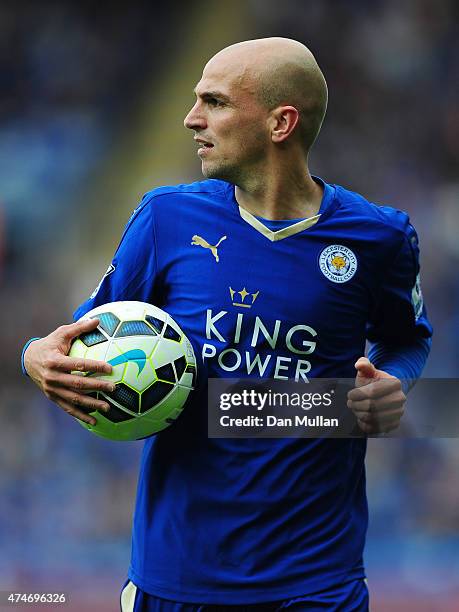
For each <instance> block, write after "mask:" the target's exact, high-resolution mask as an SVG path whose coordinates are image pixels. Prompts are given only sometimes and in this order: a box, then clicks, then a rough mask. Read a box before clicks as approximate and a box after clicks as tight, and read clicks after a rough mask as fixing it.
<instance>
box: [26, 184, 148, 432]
mask: <svg viewBox="0 0 459 612" xmlns="http://www.w3.org/2000/svg"><path fill="white" fill-rule="evenodd" d="M152 196H153V194H148V195H147V196H146V197H145V198H144V199H143V200H142V203H141V204H140V206H139V207H138V208H137V209H136V211H135V213H134V214H133V215H132V217H131V219H130V220H129V221H128V224H127V226H126V229H125V231H124V234H123V237H122V239H121V242H120V244H119V246H118V249H117V250H116V253H115V255H114V258H113V260H112V263H111V265H110V266H109V269H108V270H107V272H106V274H105V275H104V277H103V278H102V281H101V282H100V283H99V286H98V287H97V289H96V290H95V291H94V292H93V294H92V295H91V297H90V298H89V299H88V300H87V301H86V302H85V303H84V304H82V305H81V306H80V307H79V308H78V309H77V310H76V312H75V313H74V318H75V319H80V318H81V317H82V316H83V315H84V314H86V313H87V312H88V311H90V310H92V309H93V308H96V307H97V306H100V305H102V304H106V303H108V302H115V301H119V300H138V301H140V302H150V301H151V300H152V299H153V286H154V283H155V279H156V260H155V256H154V254H155V240H154V220H153V212H152V207H151V205H150V200H151V199H152ZM97 325H98V319H89V320H82V321H80V320H79V321H77V322H76V323H72V324H70V325H63V326H61V327H58V328H57V329H56V330H55V331H53V332H52V333H51V334H49V335H48V336H46V337H45V338H40V339H37V340H34V341H33V342H31V343H30V344H29V346H27V347H26V348H25V351H24V352H23V359H22V364H23V368H24V370H25V372H26V373H27V374H28V375H29V376H30V378H31V379H32V380H33V381H34V382H35V384H36V385H37V386H38V387H39V388H40V389H41V390H42V391H43V393H44V394H45V395H46V397H48V398H49V399H50V400H52V401H53V402H55V403H56V404H57V405H58V406H60V407H61V408H62V409H63V410H65V412H67V413H68V414H70V415H72V416H74V417H77V418H79V419H81V420H82V421H85V422H86V423H89V424H91V425H94V424H95V419H94V417H92V416H89V415H88V414H87V413H86V412H85V411H88V412H93V411H94V410H108V409H109V405H108V404H107V403H106V402H104V401H101V400H97V399H95V398H94V397H91V396H89V395H88V393H90V392H92V391H105V392H108V393H110V392H111V391H113V385H112V383H111V382H109V381H107V380H99V379H98V378H95V377H93V376H83V375H82V374H77V373H74V374H72V372H81V373H88V374H99V375H102V376H103V375H104V374H107V375H108V374H110V373H111V371H112V368H111V366H110V365H109V364H108V363H105V362H103V361H95V360H91V359H79V358H71V357H68V353H69V351H70V347H71V344H72V342H73V340H74V339H75V338H77V337H78V336H79V335H80V334H82V333H86V332H88V331H92V330H94V329H96V327H97Z"/></svg>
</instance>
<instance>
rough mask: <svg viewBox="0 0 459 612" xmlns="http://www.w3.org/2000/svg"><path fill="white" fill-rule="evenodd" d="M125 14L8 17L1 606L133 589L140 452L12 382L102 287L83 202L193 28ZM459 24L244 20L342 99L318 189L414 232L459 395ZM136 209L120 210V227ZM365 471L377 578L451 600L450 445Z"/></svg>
mask: <svg viewBox="0 0 459 612" xmlns="http://www.w3.org/2000/svg"><path fill="white" fill-rule="evenodd" d="M199 6H200V7H201V8H200V10H206V6H207V5H206V4H205V3H203V4H200V5H199ZM122 7H123V5H122V4H119V3H115V4H114V5H113V6H111V7H110V10H108V9H105V8H102V5H101V4H97V3H89V2H81V3H78V4H76V3H65V2H64V3H52V2H50V1H48V2H41V3H33V2H32V1H30V2H19V3H13V4H11V3H10V4H6V3H1V4H0V160H1V163H0V308H1V312H2V314H3V320H2V334H1V337H2V345H3V346H2V349H3V350H4V355H6V359H3V360H2V364H3V371H2V377H1V383H0V411H1V416H2V427H1V428H0V465H1V468H2V469H1V470H0V500H1V501H0V541H1V542H2V545H1V549H0V575H1V576H2V580H1V582H2V585H3V586H2V587H1V588H0V590H1V589H4V588H9V586H10V585H11V586H12V585H17V584H23V583H26V582H27V580H33V581H35V582H37V583H40V580H45V579H46V576H49V575H50V573H53V572H54V575H55V576H56V575H58V576H59V575H62V576H65V579H66V580H67V581H68V582H69V584H70V583H71V582H72V581H74V582H75V583H77V582H78V573H79V575H80V576H88V577H89V576H91V574H93V573H94V572H95V571H97V572H101V571H102V572H105V573H106V574H107V575H110V576H114V577H115V578H116V580H119V581H121V580H122V579H123V573H124V571H125V570H126V568H127V563H128V557H129V531H130V520H131V512H132V506H133V499H134V493H135V485H136V479H137V465H138V454H139V451H140V447H141V443H138V444H134V443H133V444H124V445H118V444H114V443H110V442H106V441H103V440H99V439H96V438H95V437H92V436H89V435H88V434H87V432H86V431H84V430H83V429H82V428H79V427H78V425H77V424H74V423H72V422H70V420H69V419H68V417H66V416H65V415H63V414H61V413H60V411H58V410H57V409H56V408H55V407H53V406H52V405H51V404H49V403H48V402H47V401H46V400H45V399H44V398H42V397H41V396H40V395H39V394H38V393H37V392H36V391H35V389H34V387H33V385H32V384H31V383H30V381H27V380H25V379H24V378H23V377H22V375H21V374H20V371H19V367H18V360H19V354H20V350H21V347H22V344H23V342H24V341H25V340H26V339H27V338H28V337H31V336H37V335H45V334H46V333H48V331H50V330H51V329H54V328H55V327H56V326H57V325H58V324H61V323H63V322H66V321H69V319H70V318H71V312H72V310H73V309H74V308H75V307H76V305H77V304H74V303H70V299H69V297H68V296H69V295H71V291H70V287H71V284H72V283H73V281H75V280H77V279H78V278H79V277H81V276H82V275H83V274H84V275H86V277H89V278H92V275H93V276H94V277H93V278H92V280H91V282H93V284H94V285H96V284H97V281H98V278H97V275H96V274H95V273H94V272H93V271H91V270H81V269H80V268H79V261H78V251H77V248H76V246H75V236H74V232H73V231H72V228H73V227H74V225H76V223H77V221H78V220H79V222H80V223H81V215H82V214H84V215H85V218H86V219H87V222H88V224H89V225H90V224H91V210H90V209H88V207H87V206H85V203H84V202H82V201H81V200H79V197H80V198H81V194H83V193H84V188H83V186H84V185H86V184H88V183H89V182H91V181H94V180H97V173H98V169H99V167H100V163H101V160H106V159H107V157H109V155H110V150H111V147H112V146H113V143H114V142H115V141H116V139H117V137H118V135H119V130H120V125H121V124H123V123H125V122H128V121H129V120H130V118H131V117H132V115H133V114H135V112H136V102H137V100H138V99H139V97H141V96H142V92H143V86H144V81H145V76H146V74H149V75H152V74H153V75H154V77H155V78H156V79H157V82H158V83H161V78H162V75H163V71H164V70H165V68H167V69H171V62H172V63H173V58H174V54H179V53H180V51H181V49H180V41H179V40H178V39H177V37H176V26H177V23H178V22H180V23H181V24H182V26H183V24H184V23H186V19H187V18H188V15H189V14H190V13H191V12H192V9H191V7H189V6H188V5H186V4H185V3H183V4H182V5H181V4H180V3H172V5H171V6H170V7H169V8H167V6H166V4H165V3H159V4H158V3H150V2H146V1H145V2H134V3H132V4H129V5H126V7H125V8H122ZM458 17H459V8H458V5H457V3H456V2H454V1H453V0H438V1H437V2H435V3H432V2H429V1H427V0H405V1H404V2H399V1H398V0H376V1H374V2H372V3H367V2H364V1H363V0H348V1H346V2H345V1H344V0H321V2H308V3H304V2H302V1H301V0H286V1H285V2H283V3H282V10H279V7H278V2H277V1H276V0H263V1H261V0H250V1H249V2H247V3H245V13H244V15H241V20H242V19H244V20H245V31H246V30H247V27H250V29H251V32H252V37H254V38H255V37H259V36H270V35H280V36H288V37H292V38H296V39H298V40H300V41H302V42H304V43H305V44H307V45H308V46H309V47H310V48H311V49H312V51H313V52H314V54H315V55H316V57H317V59H318V62H319V64H320V66H321V67H322V69H323V72H324V74H325V76H326V78H327V81H328V85H329V96H330V100H329V109H328V114H327V118H326V121H325V124H324V127H323V132H322V134H321V136H320V138H319V140H318V142H317V143H316V145H315V148H314V150H313V152H312V154H311V169H312V171H313V172H314V173H315V174H318V175H319V176H322V177H323V178H324V179H325V180H327V181H329V182H335V183H339V184H343V185H345V186H346V187H348V188H351V189H354V190H356V191H359V192H361V193H363V194H365V195H366V196H367V197H368V198H369V199H372V200H374V201H376V202H380V203H385V204H389V205H393V206H395V207H397V208H401V209H403V210H406V211H408V212H409V213H410V215H411V217H412V220H413V223H414V225H415V226H416V228H417V230H418V233H419V236H420V244H421V266H422V286H423V292H424V296H425V299H426V302H427V305H428V311H429V315H430V318H431V321H432V323H433V325H434V329H435V336H434V344H433V350H432V354H431V357H430V359H429V362H428V365H427V367H426V370H425V372H424V375H425V376H428V377H440V378H442V377H458V378H459V376H458V373H459V348H458V347H459V314H458V313H459V280H458V276H457V273H456V270H457V267H458V264H459V242H458V240H457V231H458V230H459V212H458V205H457V202H458V200H459V179H458V175H457V168H458V165H459V89H458V88H457V83H458V82H459V27H458V23H459V19H458ZM247 24H249V26H247ZM222 25H223V26H224V24H218V26H219V27H222ZM197 34H199V35H200V36H203V35H205V33H202V32H201V33H197ZM235 40H237V37H236V38H235ZM172 41H173V44H172ZM197 44H199V42H198V41H197ZM164 49H167V50H168V54H169V57H168V59H167V61H168V62H169V63H167V61H166V54H165V53H164ZM215 50H218V49H215ZM178 78H188V77H187V76H186V75H178ZM193 85H194V82H190V90H191V89H192V87H193ZM190 101H191V100H190ZM192 149H193V147H192V146H190V160H191V156H192V155H193V153H194V151H193V150H192ZM126 154H129V153H128V152H127V153H126ZM191 164H192V162H191V161H190V165H191ZM177 171H178V172H180V169H177ZM183 171H184V175H187V173H188V169H187V170H186V171H185V169H184V170H183ZM196 179H199V176H196ZM134 205H135V202H126V214H125V216H126V219H127V218H128V216H129V214H130V211H131V209H132V208H133V206H134ZM101 206H107V207H108V206H109V204H108V203H107V202H101ZM97 274H98V273H97ZM84 299H85V296H81V301H83V300H84ZM5 349H6V350H5ZM5 368H6V369H5ZM367 465H368V485H369V499H370V507H371V525H370V533H369V544H368V558H369V560H370V561H371V567H372V568H374V569H373V570H372V571H373V572H374V574H375V575H377V574H378V572H381V573H382V574H383V573H384V572H385V571H387V572H390V571H393V570H394V568H397V570H398V571H399V576H401V577H402V578H403V580H405V581H408V582H410V583H413V584H416V587H417V588H419V589H426V588H427V587H426V581H425V573H426V572H427V573H428V572H429V571H432V572H433V570H432V568H431V567H430V565H429V559H430V562H431V565H432V567H434V566H435V567H436V568H437V570H438V573H439V574H440V573H441V572H442V579H441V580H440V579H439V580H440V581H439V582H438V585H439V586H438V588H439V589H442V590H443V591H444V589H445V588H446V589H447V588H452V585H453V584H454V581H456V583H457V582H459V556H458V555H457V554H454V551H455V550H457V547H458V545H459V493H458V492H459V487H458V486H457V472H458V468H459V451H458V446H457V443H456V440H455V439H405V440H403V439H396V440H372V441H370V443H369V454H368V462H367ZM389 532H390V537H388V533H389ZM391 538H392V539H391ZM391 542H392V543H393V545H392V547H391ZM394 543H396V546H397V550H395V551H394V546H395V544H394ZM423 555H424V557H423ZM420 558H423V559H424V561H425V563H424V565H423V567H422V568H421V569H420V570H419V573H416V572H413V571H412V568H413V567H417V566H416V562H419V559H420ZM101 568H102V570H101ZM421 570H422V571H421ZM370 573H371V572H370ZM433 573H435V572H433ZM449 576H450V577H451V584H450V583H449V582H448V577H449ZM432 580H433V582H434V584H437V583H436V582H435V580H434V579H433V578H431V581H430V583H429V584H430V587H429V588H433V587H432V586H431V585H432ZM445 584H446V586H445Z"/></svg>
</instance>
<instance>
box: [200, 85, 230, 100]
mask: <svg viewBox="0 0 459 612" xmlns="http://www.w3.org/2000/svg"><path fill="white" fill-rule="evenodd" d="M196 87H197V85H196ZM196 87H195V88H194V89H193V93H194V94H195V95H196V96H198V97H199V98H204V99H206V98H207V99H208V98H218V99H219V100H223V101H224V102H230V98H229V97H228V96H226V95H225V94H224V93H222V92H221V91H218V90H215V91H203V92H202V93H200V94H198V92H197V91H196Z"/></svg>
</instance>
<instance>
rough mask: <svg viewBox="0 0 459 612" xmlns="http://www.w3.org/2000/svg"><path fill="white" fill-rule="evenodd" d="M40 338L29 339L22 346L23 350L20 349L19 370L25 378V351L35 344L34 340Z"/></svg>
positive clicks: (26, 374)
mask: <svg viewBox="0 0 459 612" xmlns="http://www.w3.org/2000/svg"><path fill="white" fill-rule="evenodd" d="M40 339H41V338H39V337H38V338H30V340H27V342H26V343H25V344H24V348H23V349H22V353H21V369H22V373H23V374H24V375H25V376H28V373H27V370H26V369H25V365H24V355H25V352H26V350H27V349H28V348H29V346H30V345H31V344H32V342H35V340H40Z"/></svg>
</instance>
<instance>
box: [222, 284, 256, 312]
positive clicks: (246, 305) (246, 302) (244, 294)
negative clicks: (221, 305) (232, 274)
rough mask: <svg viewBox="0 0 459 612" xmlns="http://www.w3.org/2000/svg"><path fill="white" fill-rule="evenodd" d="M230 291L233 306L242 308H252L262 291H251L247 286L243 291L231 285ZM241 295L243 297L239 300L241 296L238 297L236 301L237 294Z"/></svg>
mask: <svg viewBox="0 0 459 612" xmlns="http://www.w3.org/2000/svg"><path fill="white" fill-rule="evenodd" d="M229 292H230V295H231V301H232V303H233V306H240V307H241V308H252V305H253V303H254V302H255V300H256V299H257V297H258V294H259V293H260V292H259V291H257V292H256V293H249V292H248V291H247V289H246V288H245V287H244V289H242V291H235V290H234V289H232V288H231V287H229ZM239 295H240V296H241V299H240V300H239V298H236V300H237V301H234V298H235V296H239ZM248 296H250V297H248ZM246 298H247V300H246Z"/></svg>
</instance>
